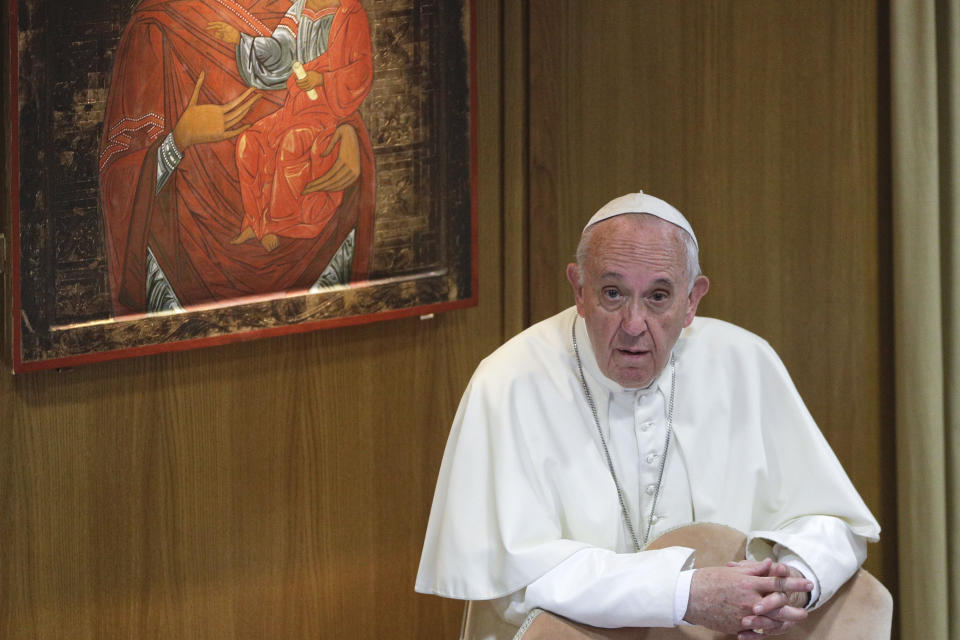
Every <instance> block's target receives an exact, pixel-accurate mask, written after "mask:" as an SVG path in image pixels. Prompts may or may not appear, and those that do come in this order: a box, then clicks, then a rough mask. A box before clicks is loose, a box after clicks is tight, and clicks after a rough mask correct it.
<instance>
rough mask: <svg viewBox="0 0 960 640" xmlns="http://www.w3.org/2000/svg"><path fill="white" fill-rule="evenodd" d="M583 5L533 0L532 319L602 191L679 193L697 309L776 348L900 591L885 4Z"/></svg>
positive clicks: (553, 299) (552, 298) (557, 282)
mask: <svg viewBox="0 0 960 640" xmlns="http://www.w3.org/2000/svg"><path fill="white" fill-rule="evenodd" d="M576 6H579V7H582V5H575V3H571V2H559V3H558V2H553V1H547V0H533V1H532V2H531V3H530V9H529V11H530V45H529V46H530V54H529V55H530V68H531V74H530V105H529V109H530V122H531V128H530V141H531V142H530V152H529V153H530V185H529V192H530V208H529V215H530V231H529V233H530V237H531V247H532V248H531V259H530V282H531V287H530V291H531V295H530V298H529V300H530V305H531V308H530V317H531V320H532V321H536V320H539V319H542V318H544V317H547V316H549V315H551V314H553V313H555V312H556V311H557V310H559V309H561V308H564V307H566V306H569V305H570V304H571V302H572V298H571V294H570V290H569V285H568V284H567V282H566V279H565V278H564V276H563V267H564V265H565V264H566V263H567V262H568V261H569V260H570V258H571V255H572V253H573V250H574V248H575V246H576V242H577V239H578V237H579V234H580V229H581V227H582V225H583V224H584V222H586V220H587V219H588V218H589V216H590V215H591V214H592V213H593V212H594V211H595V210H596V209H597V208H599V207H600V206H601V205H602V204H603V203H604V202H606V201H607V200H609V199H611V198H612V197H615V196H617V195H621V194H623V193H626V192H629V191H636V190H637V189H644V190H646V191H648V192H650V193H653V194H656V195H659V196H661V197H663V198H665V199H667V200H668V201H669V202H671V203H673V204H675V205H676V206H677V207H678V208H679V209H680V210H681V211H683V212H684V213H686V214H687V216H688V218H689V219H690V221H691V223H692V224H693V227H694V229H695V230H696V232H697V234H698V238H699V240H700V244H701V247H702V254H701V262H702V266H703V269H704V272H705V273H707V274H708V275H709V276H710V278H711V280H712V288H711V290H710V293H709V294H708V296H707V297H706V299H705V300H704V302H703V304H702V305H701V313H702V314H703V315H710V316H715V317H720V318H723V319H725V320H729V321H732V322H734V323H737V324H740V325H742V326H744V327H746V328H748V329H750V330H752V331H754V332H756V333H758V334H760V335H762V336H763V337H765V338H767V339H768V340H769V341H770V342H771V344H772V345H773V346H774V348H775V349H776V350H777V351H778V352H779V354H780V355H781V357H782V358H783V360H784V361H785V363H786V365H787V368H788V369H789V370H790V372H791V374H792V375H793V377H794V380H795V382H796V384H797V386H798V388H799V390H800V392H801V394H802V396H803V397H804V399H805V400H806V402H807V404H808V407H809V408H810V410H811V412H812V414H813V416H814V417H815V418H816V420H817V421H818V423H819V424H820V426H821V429H822V430H823V432H824V434H825V435H826V437H827V439H828V440H829V441H830V443H831V445H832V446H833V448H834V451H835V452H836V453H837V455H838V457H839V458H840V460H841V462H842V463H843V464H844V467H845V468H846V470H847V472H848V473H849V475H850V476H851V478H852V479H853V481H854V484H855V485H856V486H857V488H858V489H859V490H860V492H861V494H862V495H863V497H864V499H865V500H866V502H867V504H868V505H869V506H870V508H871V509H872V510H873V512H874V514H875V515H876V516H877V518H878V519H879V520H880V523H881V525H882V526H883V529H884V532H883V541H882V542H881V543H880V544H879V545H875V546H873V547H871V550H870V558H869V559H868V561H867V565H866V566H867V568H868V569H869V570H870V571H871V572H872V573H874V575H876V576H878V578H879V579H880V580H881V581H883V582H884V583H885V584H886V585H887V586H888V587H890V588H891V590H892V591H894V593H895V592H896V590H895V587H896V564H895V563H896V557H895V549H896V520H895V504H894V493H895V492H894V490H893V489H894V485H893V482H894V478H893V473H892V469H893V415H892V400H891V398H892V395H891V392H892V387H891V380H892V360H891V357H890V349H891V345H892V339H891V328H890V326H891V325H890V322H889V320H887V317H888V316H889V314H890V301H889V296H888V294H887V291H888V290H889V268H890V267H889V259H890V258H889V253H888V252H887V251H886V248H887V242H888V234H889V224H890V222H889V206H888V204H887V202H886V201H882V200H880V196H881V195H882V194H883V193H888V191H887V186H886V185H885V184H882V183H881V182H880V176H881V175H883V172H884V171H885V169H884V167H885V166H886V164H887V163H888V162H889V155H888V151H887V149H888V143H887V142H886V137H887V133H886V126H885V123H882V122H880V121H879V119H878V118H879V116H878V113H879V112H880V110H881V109H882V108H883V107H882V102H881V100H882V99H884V98H883V96H882V89H883V87H884V86H885V85H884V83H885V82H886V81H885V79H884V77H883V76H882V75H881V74H880V72H879V69H880V65H881V58H880V51H879V44H878V43H879V41H880V39H881V38H882V37H885V36H882V35H881V34H880V32H879V25H880V24H881V20H882V12H883V11H884V10H885V9H883V8H882V7H881V6H879V4H878V3H877V2H875V1H872V0H858V1H851V2H830V1H829V0H803V1H800V2H766V1H764V0H725V1H716V2H664V1H646V0H644V1H641V0H619V1H611V2H604V3H596V4H591V5H590V9H589V10H576ZM883 73H884V74H886V70H885V68H884V71H883ZM881 130H882V131H883V132H884V133H882V134H881V133H879V132H880V131H881ZM883 153H885V154H887V155H881V154H883ZM798 472H801V473H802V469H799V470H798Z"/></svg>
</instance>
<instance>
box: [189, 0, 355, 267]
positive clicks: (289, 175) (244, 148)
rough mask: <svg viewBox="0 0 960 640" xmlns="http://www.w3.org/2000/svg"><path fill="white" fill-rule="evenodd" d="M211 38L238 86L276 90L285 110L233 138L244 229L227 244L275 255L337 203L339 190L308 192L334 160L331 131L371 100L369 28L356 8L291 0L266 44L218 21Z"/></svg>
mask: <svg viewBox="0 0 960 640" xmlns="http://www.w3.org/2000/svg"><path fill="white" fill-rule="evenodd" d="M207 30H208V32H210V33H211V34H212V35H213V36H214V37H216V38H218V39H220V40H222V41H224V42H227V43H230V44H234V45H236V53H237V68H238V71H239V73H240V76H241V77H242V78H243V81H244V82H245V83H246V84H247V85H249V86H251V87H255V88H258V89H264V90H283V89H286V92H287V95H286V99H285V102H284V104H283V107H281V108H280V109H279V110H277V111H275V112H274V113H272V114H270V115H268V116H266V117H264V118H262V119H261V120H258V121H257V122H255V123H254V124H253V125H252V126H251V127H250V128H249V129H247V130H246V131H245V132H244V133H243V134H242V135H241V136H240V138H239V140H238V142H237V147H236V158H237V169H238V173H239V177H240V189H241V195H242V200H243V208H244V212H243V221H242V223H241V225H240V229H239V232H238V235H237V236H236V237H235V238H234V239H233V240H232V241H231V242H232V243H233V244H241V243H244V242H248V241H253V240H257V241H259V242H260V244H261V245H262V246H263V248H264V249H265V250H266V251H273V250H274V249H276V248H277V246H278V245H279V243H280V239H281V238H283V237H289V238H312V237H315V236H317V235H319V234H320V233H321V232H322V231H323V229H324V227H325V225H326V224H327V223H328V222H329V221H330V219H331V218H332V217H333V216H334V214H335V213H336V211H337V208H338V207H339V206H340V203H341V201H342V200H343V193H344V192H343V191H325V190H321V189H314V188H313V184H312V183H313V182H314V181H316V180H317V179H318V178H320V177H321V176H323V175H324V174H325V173H326V172H327V171H328V170H329V169H330V168H332V166H333V164H334V162H335V161H336V158H337V155H338V152H339V146H340V145H339V136H338V135H336V134H337V127H338V126H339V125H340V124H342V123H344V122H345V121H346V120H347V118H348V117H349V116H351V115H352V114H354V113H355V112H356V111H357V109H359V107H360V105H361V104H362V103H363V100H364V98H366V96H367V94H368V93H369V92H370V87H371V84H372V81H373V55H372V50H371V44H370V25H369V21H368V19H367V14H366V11H364V9H363V7H362V5H361V4H360V1H359V0H296V2H294V3H293V5H292V6H291V7H290V9H289V10H288V11H287V13H286V15H285V16H284V17H283V19H282V20H281V21H280V24H279V25H277V27H276V29H274V30H273V33H272V35H270V36H267V37H262V36H251V35H248V34H246V33H242V32H241V31H239V30H238V29H237V28H235V27H233V26H231V25H229V24H227V23H225V22H211V23H210V24H209V25H208V26H207Z"/></svg>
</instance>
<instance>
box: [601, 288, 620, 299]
mask: <svg viewBox="0 0 960 640" xmlns="http://www.w3.org/2000/svg"><path fill="white" fill-rule="evenodd" d="M603 297H604V298H606V299H607V300H619V299H620V291H618V290H617V289H604V290H603Z"/></svg>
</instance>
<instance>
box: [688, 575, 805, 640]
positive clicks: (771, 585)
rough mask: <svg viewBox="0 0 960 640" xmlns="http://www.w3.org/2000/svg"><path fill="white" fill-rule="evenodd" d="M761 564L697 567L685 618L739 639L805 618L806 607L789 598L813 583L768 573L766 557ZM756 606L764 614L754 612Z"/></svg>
mask: <svg viewBox="0 0 960 640" xmlns="http://www.w3.org/2000/svg"><path fill="white" fill-rule="evenodd" d="M760 565H761V567H759V568H758V567H756V566H752V565H745V566H730V567H705V568H702V569H697V570H696V572H695V573H694V574H693V580H692V581H691V583H690V601H689V604H688V605H687V614H686V616H684V619H685V620H686V621H687V622H690V623H692V624H698V625H700V626H703V627H707V628H709V629H714V630H716V631H721V632H723V633H729V634H737V635H738V638H739V639H740V640H746V639H748V638H755V637H758V635H757V634H756V633H754V632H753V630H754V629H760V630H762V631H763V633H764V634H765V635H779V634H781V633H784V632H786V631H787V630H788V629H789V628H790V627H792V626H793V625H795V624H796V623H798V622H802V621H803V620H805V619H806V617H807V612H806V610H804V609H802V608H798V607H794V606H790V604H789V599H790V596H791V595H792V594H795V593H802V592H807V593H809V592H810V590H811V589H813V583H812V582H810V581H809V580H807V579H805V578H801V577H795V576H791V577H777V576H775V575H770V570H771V568H772V567H773V566H774V563H773V562H772V561H771V560H769V559H768V560H764V561H763V562H762V563H760ZM780 594H782V595H780ZM781 599H782V603H781V602H780V600H781ZM778 603H779V604H778ZM777 604H778V606H775V607H771V605H777ZM758 606H759V607H760V608H761V609H762V610H763V611H765V612H766V614H765V615H757V614H756V607H758Z"/></svg>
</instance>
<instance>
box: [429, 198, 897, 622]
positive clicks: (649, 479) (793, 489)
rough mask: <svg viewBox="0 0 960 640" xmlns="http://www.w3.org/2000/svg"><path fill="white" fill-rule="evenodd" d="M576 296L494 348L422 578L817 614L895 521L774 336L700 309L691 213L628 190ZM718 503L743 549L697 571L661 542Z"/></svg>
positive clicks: (612, 610) (578, 604) (442, 584)
mask: <svg viewBox="0 0 960 640" xmlns="http://www.w3.org/2000/svg"><path fill="white" fill-rule="evenodd" d="M567 278H568V279H569V281H570V285H571V286H572V288H573V293H574V299H575V301H576V307H575V308H570V309H567V310H566V311H563V312H561V313H559V314H557V315H556V316H554V317H552V318H549V319H547V320H545V321H543V322H540V323H539V324H536V325H534V326H533V327H530V328H529V329H527V330H526V331H524V332H522V333H521V334H520V335H518V336H516V337H514V338H513V339H512V340H510V341H508V342H507V343H506V344H504V345H503V346H502V347H501V348H499V349H498V350H497V351H495V352H494V353H493V354H492V355H490V356H489V357H488V358H486V359H485V360H484V361H483V362H482V363H481V364H480V366H479V367H478V368H477V371H476V372H475V374H474V376H473V379H472V380H471V382H470V384H469V386H468V388H467V390H466V392H465V393H464V396H463V399H462V401H461V404H460V408H459V410H458V412H457V415H456V418H455V419H454V424H453V427H452V429H451V432H450V438H449V441H448V443H447V448H446V451H445V453H444V458H443V463H442V465H441V468H440V475H439V480H438V482H437V489H436V494H435V497H434V501H433V508H432V511H431V514H430V522H429V525H428V528H427V534H426V541H425V543H424V548H423V556H422V558H421V562H420V570H419V575H418V577H417V585H416V586H417V590H418V591H420V592H423V593H432V594H437V595H441V596H446V597H450V598H461V599H467V600H490V601H493V605H494V606H495V607H496V609H497V610H498V612H499V613H500V615H501V616H502V617H503V618H504V620H506V621H508V622H511V623H513V624H520V622H521V621H522V620H523V619H524V617H525V616H526V615H527V613H528V612H530V611H531V610H532V609H533V608H535V607H536V608H540V609H545V610H548V611H551V612H554V613H557V614H560V615H562V616H565V617H567V618H570V619H573V620H576V621H578V622H582V623H585V624H590V625H594V626H599V627H608V628H614V627H670V626H675V625H679V624H687V623H689V624H699V625H703V626H706V627H709V628H711V629H715V630H718V631H723V632H726V633H737V634H739V637H740V638H749V637H755V636H756V637H758V636H759V634H760V633H766V634H776V633H781V632H784V631H786V630H787V629H789V628H790V627H791V626H792V625H794V624H802V621H803V620H804V619H805V617H806V615H807V613H806V610H807V609H809V608H814V607H817V606H820V605H822V604H823V603H824V602H826V601H827V600H828V599H829V598H830V597H831V596H832V595H833V594H834V593H835V592H836V591H837V589H839V588H840V586H842V585H843V583H844V582H846V581H847V580H848V579H849V578H850V577H851V576H852V575H853V574H854V573H855V572H856V570H857V568H858V567H859V566H860V564H861V563H862V562H863V560H864V559H865V557H866V543H867V541H875V540H877V538H878V535H879V530H880V529H879V526H878V525H877V522H876V520H874V518H873V516H872V515H871V514H870V511H869V510H868V509H867V507H866V506H865V505H864V503H863V501H862V500H861V498H860V496H859V495H858V494H857V492H856V490H855V489H854V487H853V486H852V484H851V483H850V480H849V479H848V478H847V476H846V474H845V473H844V471H843V469H842V468H841V466H840V464H839V462H838V461H837V459H836V457H835V456H834V454H833V452H832V451H831V450H830V448H829V446H828V445H827V443H826V441H825V440H824V438H823V436H822V435H821V434H820V432H819V430H818V429H817V427H816V425H815V424H814V421H813V419H812V418H811V416H810V414H809V413H808V411H807V409H806V407H805V406H804V405H803V402H802V400H801V399H800V397H799V395H798V393H797V391H796V389H795V388H794V386H793V384H792V382H791V381H790V378H789V376H788V374H787V371H786V369H785V368H784V366H783V364H782V363H781V362H780V360H779V358H778V357H777V355H776V354H775V353H774V351H773V350H772V349H771V348H770V346H769V345H768V344H767V343H766V342H765V341H764V340H762V339H760V338H758V337H757V336H755V335H753V334H751V333H749V332H747V331H745V330H743V329H740V328H738V327H735V326H733V325H731V324H728V323H726V322H722V321H719V320H713V319H708V318H697V317H695V314H696V310H697V305H698V303H699V302H700V299H701V298H702V297H703V296H704V294H706V292H707V289H708V288H709V281H708V280H707V278H706V277H705V276H703V275H701V273H700V268H699V262H698V245H697V240H696V236H695V235H694V233H693V229H692V228H691V227H690V224H689V223H688V222H687V220H686V219H685V218H684V217H683V215H681V214H680V212H679V211H677V210H676V209H675V208H673V207H672V206H670V205H669V204H667V203H666V202H664V201H662V200H660V199H658V198H654V197H652V196H650V195H647V194H643V193H638V194H630V195H627V196H623V197H621V198H617V199H616V200H613V201H612V202H610V203H608V204H607V205H606V206H604V207H603V208H602V209H600V210H599V211H598V212H597V213H596V215H594V216H593V218H591V219H590V221H589V223H588V224H587V225H586V227H585V228H584V231H583V235H582V238H581V241H580V245H579V247H578V249H577V262H576V263H575V264H570V265H568V267H567ZM694 522H710V523H718V524H724V525H728V526H730V527H734V528H736V529H738V530H740V531H743V532H746V533H747V557H748V560H747V561H746V562H743V563H740V564H738V565H736V566H726V567H710V568H704V569H697V570H692V564H693V556H694V551H693V550H692V549H688V548H683V547H670V548H666V549H660V550H656V551H651V550H643V549H644V547H645V546H646V544H647V543H648V542H649V541H651V540H653V539H654V538H655V537H657V536H658V535H659V534H661V533H664V532H666V531H668V530H671V529H674V528H676V527H679V526H682V525H685V524H689V523H694Z"/></svg>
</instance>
